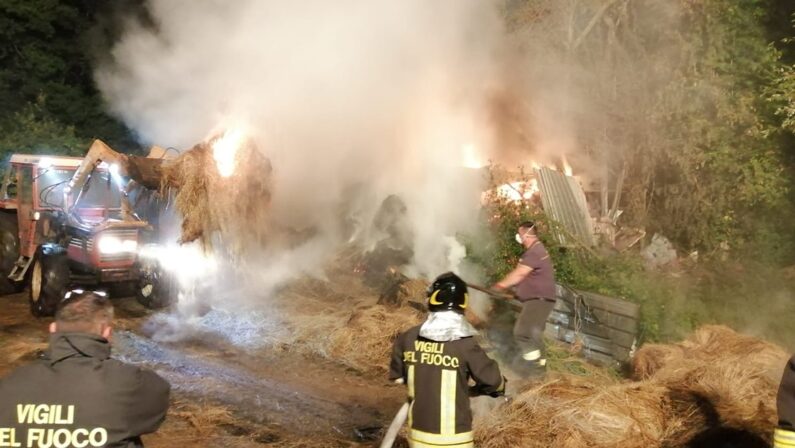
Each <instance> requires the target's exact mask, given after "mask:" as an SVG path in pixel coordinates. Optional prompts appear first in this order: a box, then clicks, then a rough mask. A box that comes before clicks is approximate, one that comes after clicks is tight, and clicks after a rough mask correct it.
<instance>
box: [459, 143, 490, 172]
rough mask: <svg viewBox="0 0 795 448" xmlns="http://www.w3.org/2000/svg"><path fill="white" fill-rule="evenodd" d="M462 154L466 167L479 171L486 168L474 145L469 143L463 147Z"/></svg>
mask: <svg viewBox="0 0 795 448" xmlns="http://www.w3.org/2000/svg"><path fill="white" fill-rule="evenodd" d="M461 153H462V155H463V157H464V167H466V168H475V169H478V168H483V167H484V166H485V164H484V163H483V162H482V161H481V160H482V159H481V158H480V157H479V156H478V151H477V148H475V145H474V144H472V143H467V144H465V145H462V146H461Z"/></svg>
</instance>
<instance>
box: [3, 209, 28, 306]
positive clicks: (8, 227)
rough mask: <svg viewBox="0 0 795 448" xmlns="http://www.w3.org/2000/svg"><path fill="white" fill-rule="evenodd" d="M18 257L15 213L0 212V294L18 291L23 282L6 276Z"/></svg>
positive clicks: (17, 232)
mask: <svg viewBox="0 0 795 448" xmlns="http://www.w3.org/2000/svg"><path fill="white" fill-rule="evenodd" d="M17 258H19V226H18V224H17V217H16V215H12V214H9V213H0V295H6V294H13V293H15V292H20V291H22V289H23V288H24V287H25V284H24V283H23V282H15V281H12V280H10V279H9V278H8V274H10V273H11V270H12V269H13V268H14V263H16V261H17Z"/></svg>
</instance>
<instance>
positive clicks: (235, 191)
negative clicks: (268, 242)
mask: <svg viewBox="0 0 795 448" xmlns="http://www.w3.org/2000/svg"><path fill="white" fill-rule="evenodd" d="M219 138H221V137H216V138H213V139H210V140H208V141H207V142H203V143H199V144H197V145H196V146H194V147H193V148H191V149H190V150H188V151H185V152H184V153H182V154H181V155H180V156H179V157H177V158H176V159H174V160H170V161H168V162H167V163H165V164H164V165H163V167H162V173H163V177H162V180H161V190H170V189H173V190H174V194H175V197H176V198H175V203H176V207H177V210H178V211H179V213H180V214H181V215H182V235H181V238H180V243H188V242H191V241H197V240H198V241H201V242H202V244H203V245H204V246H205V247H209V246H211V245H212V243H213V242H214V241H213V238H214V237H220V239H221V240H222V243H223V246H224V247H225V248H226V249H227V250H229V251H231V252H233V253H239V252H241V251H243V250H244V249H245V248H247V247H257V246H258V245H260V244H262V243H263V242H264V241H265V237H266V231H267V219H266V218H267V212H268V205H269V204H270V200H271V185H270V181H271V171H272V169H271V165H270V161H269V160H268V159H267V158H266V157H265V156H264V155H262V153H261V152H260V151H259V150H258V149H257V148H256V146H255V145H254V144H253V142H251V141H246V140H244V141H242V142H241V144H240V147H239V148H238V149H237V152H236V156H235V159H236V160H235V171H234V173H233V174H232V175H231V176H229V177H223V176H221V174H220V173H219V171H218V168H217V166H216V162H215V160H214V157H213V144H214V143H215V142H216V141H217V140H218V139H219Z"/></svg>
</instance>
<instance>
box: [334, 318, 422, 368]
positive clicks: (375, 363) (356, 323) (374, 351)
mask: <svg viewBox="0 0 795 448" xmlns="http://www.w3.org/2000/svg"><path fill="white" fill-rule="evenodd" d="M420 322H421V316H420V313H418V312H417V311H416V310H414V309H412V308H409V307H400V308H389V307H386V306H383V305H372V306H368V307H364V308H360V309H358V310H355V311H354V312H353V313H351V315H350V318H349V319H348V322H347V323H346V324H345V325H342V326H340V327H338V328H337V329H336V330H334V331H333V332H332V333H331V337H330V343H329V351H330V354H331V355H332V356H333V357H335V358H337V359H339V360H341V361H342V362H343V363H345V364H347V365H349V366H351V367H355V368H359V369H363V370H381V371H383V370H386V367H387V365H388V363H389V358H390V355H391V353H392V342H393V341H394V340H395V338H396V337H397V335H398V334H400V333H401V332H403V331H406V330H408V329H409V328H411V327H413V326H415V325H418V324H419V323H420Z"/></svg>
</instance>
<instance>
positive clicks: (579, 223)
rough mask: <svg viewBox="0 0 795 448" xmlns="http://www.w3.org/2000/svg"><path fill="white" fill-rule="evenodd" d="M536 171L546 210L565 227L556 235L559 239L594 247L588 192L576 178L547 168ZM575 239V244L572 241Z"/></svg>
mask: <svg viewBox="0 0 795 448" xmlns="http://www.w3.org/2000/svg"><path fill="white" fill-rule="evenodd" d="M534 171H535V174H536V178H537V179H538V188H539V190H541V203H542V205H543V206H544V211H545V212H546V214H547V216H549V217H550V218H551V219H552V220H553V221H555V222H557V223H558V224H560V226H561V227H563V230H564V231H563V232H557V235H556V236H557V238H558V240H559V241H560V242H561V243H563V244H570V243H580V244H585V245H588V246H593V245H594V244H595V239H594V229H593V221H591V217H590V216H589V215H588V204H587V202H586V200H585V192H584V191H583V190H582V187H581V186H580V184H579V182H577V179H575V178H574V177H571V176H566V175H565V174H563V173H561V172H560V171H556V170H553V169H550V168H546V167H543V168H536V169H535V170H534ZM572 237H573V239H574V240H575V241H571V239H572Z"/></svg>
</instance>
